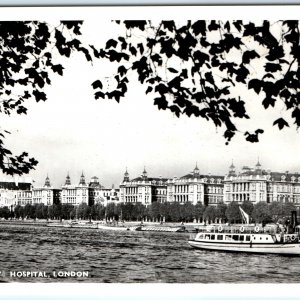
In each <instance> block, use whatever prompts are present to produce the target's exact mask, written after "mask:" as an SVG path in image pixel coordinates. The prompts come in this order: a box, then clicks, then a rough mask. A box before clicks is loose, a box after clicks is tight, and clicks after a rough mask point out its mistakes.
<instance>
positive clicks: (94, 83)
mask: <svg viewBox="0 0 300 300" xmlns="http://www.w3.org/2000/svg"><path fill="white" fill-rule="evenodd" d="M92 87H93V89H94V90H95V89H97V88H99V89H102V88H103V85H102V82H101V81H100V80H96V81H94V82H93V83H92Z"/></svg>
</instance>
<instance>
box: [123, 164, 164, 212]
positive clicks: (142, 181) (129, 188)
mask: <svg viewBox="0 0 300 300" xmlns="http://www.w3.org/2000/svg"><path fill="white" fill-rule="evenodd" d="M167 180H168V179H166V178H162V177H158V178H155V177H148V174H147V171H146V169H145V168H144V171H143V173H142V175H141V176H139V177H137V178H135V179H132V180H130V179H129V174H128V171H127V170H126V172H125V174H124V179H123V182H122V183H121V184H120V202H122V203H128V202H130V203H142V204H144V205H146V206H147V205H150V204H151V203H153V202H156V201H158V202H166V201H167Z"/></svg>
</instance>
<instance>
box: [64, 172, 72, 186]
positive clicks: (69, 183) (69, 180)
mask: <svg viewBox="0 0 300 300" xmlns="http://www.w3.org/2000/svg"><path fill="white" fill-rule="evenodd" d="M65 185H71V179H70V175H69V173H68V175H67V177H66V182H65Z"/></svg>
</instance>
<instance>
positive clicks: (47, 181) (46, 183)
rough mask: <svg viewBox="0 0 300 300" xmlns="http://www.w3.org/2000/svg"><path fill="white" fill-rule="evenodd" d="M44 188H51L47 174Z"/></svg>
mask: <svg viewBox="0 0 300 300" xmlns="http://www.w3.org/2000/svg"><path fill="white" fill-rule="evenodd" d="M44 187H51V184H50V179H49V177H48V174H47V177H46V180H45V184H44Z"/></svg>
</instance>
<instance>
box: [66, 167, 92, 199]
mask: <svg viewBox="0 0 300 300" xmlns="http://www.w3.org/2000/svg"><path fill="white" fill-rule="evenodd" d="M88 198H89V186H88V184H86V182H85V177H84V175H83V173H82V174H81V177H80V181H79V184H75V185H74V184H71V178H70V175H69V174H68V175H67V177H66V181H65V184H64V185H63V186H62V187H61V203H62V204H72V205H79V204H81V203H86V204H89V203H88Z"/></svg>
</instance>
